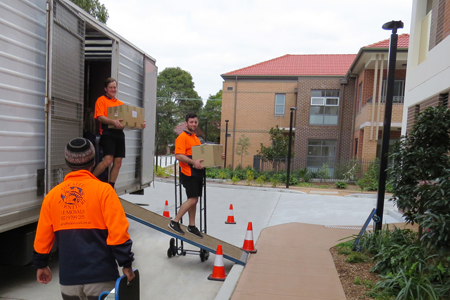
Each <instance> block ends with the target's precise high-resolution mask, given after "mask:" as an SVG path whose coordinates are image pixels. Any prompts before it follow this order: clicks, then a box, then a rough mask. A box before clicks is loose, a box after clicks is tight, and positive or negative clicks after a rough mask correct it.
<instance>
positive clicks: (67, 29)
mask: <svg viewBox="0 0 450 300" xmlns="http://www.w3.org/2000/svg"><path fill="white" fill-rule="evenodd" d="M108 77H114V78H116V79H117V81H118V94H117V98H118V99H120V100H121V101H123V102H124V103H125V104H129V105H133V106H138V107H144V109H145V119H146V123H147V127H146V129H145V130H129V131H125V138H126V147H127V148H126V158H125V159H124V160H123V163H122V168H121V170H120V174H119V178H118V180H117V182H116V191H117V193H118V194H119V195H120V194H124V193H137V192H139V191H142V190H143V188H145V187H148V186H149V185H150V183H151V182H152V181H153V152H154V134H155V114H156V80H157V67H156V65H155V59H153V58H152V57H151V56H149V55H148V54H146V53H144V52H143V51H141V50H140V49H138V48H137V47H136V46H134V45H133V44H131V43H130V42H128V41H127V40H125V39H124V38H123V37H121V36H119V35H118V34H116V33H115V32H113V31H112V30H111V29H109V28H108V27H107V26H105V25H104V24H102V23H100V22H98V21H97V20H95V19H94V18H93V17H91V16H90V15H89V14H88V13H86V12H85V11H83V10H82V9H80V8H79V7H78V6H76V5H74V4H73V3H72V2H70V1H69V0H0V241H1V242H0V243H1V247H0V263H9V264H22V265H23V264H27V263H29V262H30V259H31V254H32V246H33V240H34V232H35V228H36V222H37V220H38V217H39V210H40V206H41V203H42V200H43V197H44V195H45V194H46V193H47V192H48V191H49V190H50V189H52V188H53V187H54V186H55V185H57V184H59V183H60V182H61V181H62V180H63V179H64V176H65V175H66V174H67V173H68V172H69V169H68V167H67V166H66V165H65V161H64V147H65V146H66V144H67V143H68V142H69V140H70V139H72V138H74V137H79V136H83V135H86V134H91V135H92V134H93V133H94V134H95V131H96V129H95V122H94V120H93V115H94V106H95V101H96V99H97V98H98V97H99V96H101V95H103V94H104V89H103V81H104V80H105V79H106V78H108Z"/></svg>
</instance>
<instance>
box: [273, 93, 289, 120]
mask: <svg viewBox="0 0 450 300" xmlns="http://www.w3.org/2000/svg"><path fill="white" fill-rule="evenodd" d="M285 104H286V94H275V115H284V107H285Z"/></svg>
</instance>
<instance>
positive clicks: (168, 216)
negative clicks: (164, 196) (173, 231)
mask: <svg viewBox="0 0 450 300" xmlns="http://www.w3.org/2000/svg"><path fill="white" fill-rule="evenodd" d="M163 217H166V218H169V219H172V218H171V217H170V214H169V201H167V200H166V205H164V212H163Z"/></svg>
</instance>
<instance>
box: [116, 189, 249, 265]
mask: <svg viewBox="0 0 450 300" xmlns="http://www.w3.org/2000/svg"><path fill="white" fill-rule="evenodd" d="M119 199H120V201H121V203H122V206H123V209H124V210H125V214H126V215H127V217H128V218H130V219H132V220H134V221H136V222H139V223H141V224H144V225H146V226H148V227H151V228H153V229H155V230H158V231H160V232H162V233H165V234H167V235H170V236H172V237H174V238H176V239H179V240H181V241H184V242H186V243H188V244H191V245H193V246H196V247H199V248H201V249H204V250H206V251H208V252H211V253H214V254H215V253H216V250H217V246H218V245H222V251H223V257H224V258H226V259H228V260H231V261H232V262H234V263H237V264H240V265H243V266H245V264H246V263H247V260H248V256H249V253H248V252H246V251H244V250H242V249H240V248H239V247H236V246H234V245H231V244H229V243H227V242H224V241H222V240H219V239H217V238H215V237H212V236H209V235H207V234H203V238H199V237H197V236H195V235H192V234H188V233H186V234H184V235H181V234H178V233H177V232H175V231H172V230H170V229H169V227H168V225H169V222H170V219H168V218H166V217H163V216H161V215H159V214H157V213H154V212H152V211H150V210H147V209H145V208H143V207H141V206H139V205H136V204H134V203H131V202H129V201H127V200H124V199H122V198H120V197H119ZM180 226H181V228H182V229H183V231H184V232H186V230H187V227H186V226H184V225H183V224H180Z"/></svg>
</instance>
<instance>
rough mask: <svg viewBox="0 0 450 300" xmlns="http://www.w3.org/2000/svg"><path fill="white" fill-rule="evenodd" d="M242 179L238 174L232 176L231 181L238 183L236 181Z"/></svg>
mask: <svg viewBox="0 0 450 300" xmlns="http://www.w3.org/2000/svg"><path fill="white" fill-rule="evenodd" d="M239 181H240V179H239V178H238V177H237V176H233V178H231V182H232V183H233V184H236V183H238V182H239Z"/></svg>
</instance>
